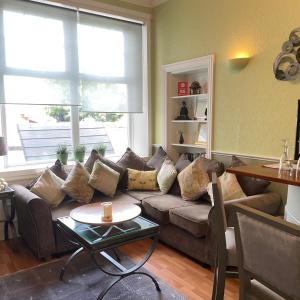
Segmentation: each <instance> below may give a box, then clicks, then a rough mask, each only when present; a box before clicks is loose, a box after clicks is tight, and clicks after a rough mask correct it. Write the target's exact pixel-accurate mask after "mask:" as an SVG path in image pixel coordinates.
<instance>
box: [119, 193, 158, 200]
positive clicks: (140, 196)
mask: <svg viewBox="0 0 300 300" xmlns="http://www.w3.org/2000/svg"><path fill="white" fill-rule="evenodd" d="M124 193H126V194H127V195H129V196H131V197H133V198H134V199H136V200H139V201H142V200H144V199H146V198H150V197H155V196H159V195H162V192H161V191H124Z"/></svg>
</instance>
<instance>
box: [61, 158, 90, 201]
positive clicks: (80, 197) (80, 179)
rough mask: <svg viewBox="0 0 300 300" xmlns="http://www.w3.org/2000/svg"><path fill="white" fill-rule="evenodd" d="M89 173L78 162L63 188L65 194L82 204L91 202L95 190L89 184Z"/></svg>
mask: <svg viewBox="0 0 300 300" xmlns="http://www.w3.org/2000/svg"><path fill="white" fill-rule="evenodd" d="M89 178H90V174H89V172H88V171H87V170H86V169H85V168H84V167H83V166H82V165H81V163H79V162H77V163H76V165H75V166H74V167H73V169H72V170H71V172H70V174H69V176H68V178H67V179H66V181H65V183H64V184H63V186H62V189H63V191H64V192H66V193H67V194H68V195H69V196H70V197H72V198H74V199H75V200H77V201H78V202H80V203H89V202H91V200H92V198H93V195H94V189H93V188H92V187H91V186H90V185H89V184H88V182H89Z"/></svg>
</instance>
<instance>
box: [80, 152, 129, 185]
mask: <svg viewBox="0 0 300 300" xmlns="http://www.w3.org/2000/svg"><path fill="white" fill-rule="evenodd" d="M96 160H100V161H101V162H102V163H103V164H105V165H106V166H108V167H110V168H111V169H113V170H115V171H116V172H118V173H119V174H120V178H119V180H121V178H122V176H123V175H124V173H125V171H126V170H125V169H124V168H122V167H120V166H118V165H117V164H116V163H115V162H113V161H111V160H109V159H108V158H105V157H103V156H101V155H100V154H99V153H98V152H97V151H96V150H92V151H91V154H90V156H89V158H88V159H87V161H86V163H85V164H84V167H85V168H86V169H87V171H88V172H89V173H92V171H93V166H94V163H95V161H96Z"/></svg>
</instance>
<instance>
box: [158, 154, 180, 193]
mask: <svg viewBox="0 0 300 300" xmlns="http://www.w3.org/2000/svg"><path fill="white" fill-rule="evenodd" d="M176 177H177V171H176V169H175V166H174V164H173V162H172V161H171V160H170V159H169V158H166V159H165V160H164V162H163V164H162V166H161V168H160V170H159V172H158V174H157V183H158V186H159V189H160V190H161V191H162V193H163V194H167V193H168V191H169V190H170V188H171V187H172V185H173V183H174V181H175V180H176Z"/></svg>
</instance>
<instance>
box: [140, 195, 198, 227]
mask: <svg viewBox="0 0 300 300" xmlns="http://www.w3.org/2000/svg"><path fill="white" fill-rule="evenodd" d="M193 204H194V203H193V202H187V201H184V200H182V199H181V197H178V196H174V195H161V196H156V197H149V198H146V199H143V200H142V206H143V211H144V212H145V213H146V214H147V215H148V216H150V217H151V218H153V219H155V220H156V221H157V222H158V223H160V224H168V223H169V210H170V209H172V208H176V207H183V206H190V205H193Z"/></svg>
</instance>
